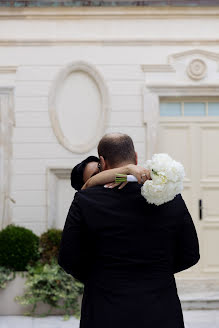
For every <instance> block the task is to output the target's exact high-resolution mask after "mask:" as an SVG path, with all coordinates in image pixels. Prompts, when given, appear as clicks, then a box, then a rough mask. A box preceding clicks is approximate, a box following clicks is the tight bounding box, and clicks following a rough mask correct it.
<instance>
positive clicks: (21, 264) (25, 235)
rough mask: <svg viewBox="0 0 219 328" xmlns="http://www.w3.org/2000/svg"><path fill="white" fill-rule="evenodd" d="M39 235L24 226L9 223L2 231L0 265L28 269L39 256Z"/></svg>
mask: <svg viewBox="0 0 219 328" xmlns="http://www.w3.org/2000/svg"><path fill="white" fill-rule="evenodd" d="M38 246H39V237H38V236H36V235H35V234H34V233H33V232H32V231H31V230H29V229H26V228H24V227H19V226H15V225H13V224H11V225H8V226H7V227H6V228H5V229H3V230H2V231H0V266H4V267H7V268H10V269H12V270H15V271H24V270H26V267H27V264H31V263H32V264H33V263H34V262H35V261H36V260H37V259H38V258H39V251H38Z"/></svg>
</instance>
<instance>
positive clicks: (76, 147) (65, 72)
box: [49, 61, 110, 153]
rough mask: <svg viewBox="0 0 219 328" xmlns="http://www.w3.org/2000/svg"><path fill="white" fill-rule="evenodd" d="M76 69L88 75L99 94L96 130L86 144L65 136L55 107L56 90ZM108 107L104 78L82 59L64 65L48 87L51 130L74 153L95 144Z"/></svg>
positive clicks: (83, 150)
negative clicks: (73, 142)
mask: <svg viewBox="0 0 219 328" xmlns="http://www.w3.org/2000/svg"><path fill="white" fill-rule="evenodd" d="M78 71H82V72H84V73H86V74H88V75H89V77H90V78H91V79H93V80H94V81H95V83H96V85H97V87H98V89H99V92H100V95H101V114H100V117H99V118H98V120H99V121H98V123H97V130H96V131H95V134H94V135H93V137H92V138H91V140H89V142H86V144H72V143H71V142H70V140H68V139H67V138H66V136H65V135H64V133H63V131H62V129H61V126H60V123H59V119H58V113H57V108H56V106H57V105H56V95H57V91H58V90H59V88H60V87H61V85H62V82H63V81H64V80H65V79H66V77H68V76H69V75H70V74H71V73H73V72H78ZM109 108H110V102H109V94H108V89H107V87H106V85H105V82H104V79H103V77H102V76H101V75H100V73H99V72H98V71H97V70H96V68H95V67H94V66H93V65H91V64H88V63H86V62H82V61H79V62H73V63H70V64H69V65H67V66H65V67H64V68H63V69H62V70H61V71H60V72H59V74H58V75H57V78H56V79H55V81H54V82H53V85H52V87H51V89H50V93H49V115H50V119H51V122H52V128H53V131H54V133H55V135H56V137H57V139H58V141H59V142H60V144H61V145H62V146H64V147H65V148H66V149H68V150H70V151H71V152H74V153H86V152H88V151H90V150H91V149H92V148H93V147H95V146H96V144H97V142H98V141H99V139H100V138H101V137H102V135H103V134H104V131H105V127H106V120H107V114H108V112H109Z"/></svg>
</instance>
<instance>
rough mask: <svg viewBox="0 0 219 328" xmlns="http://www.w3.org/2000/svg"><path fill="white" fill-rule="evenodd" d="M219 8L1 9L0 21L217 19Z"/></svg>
mask: <svg viewBox="0 0 219 328" xmlns="http://www.w3.org/2000/svg"><path fill="white" fill-rule="evenodd" d="M218 16H219V7H218V6H217V7H213V8H212V7H199V6H197V7H189V8H188V7H178V8H177V7H164V6H162V7H156V8H155V7H154V8H152V7H142V6H139V7H107V8H106V7H77V8H76V7H74V8H72V7H66V8H63V7H58V8H55V7H54V8H51V7H50V8H48V7H47V8H46V7H45V8H37V7H35V8H30V7H29V8H27V7H26V8H24V7H22V8H18V7H17V8H7V7H1V10H0V19H16V18H19V19H20V18H24V19H31V20H32V19H39V20H43V19H54V18H55V19H78V18H79V19H80V18H83V19H84V18H89V19H90V18H94V19H103V18H104V19H106V18H125V19H126V18H129V19H142V18H147V19H157V18H158V19H162V18H165V19H170V18H173V19H175V18H178V19H179V18H185V17H189V18H200V17H204V18H206V17H216V18H217V17H218Z"/></svg>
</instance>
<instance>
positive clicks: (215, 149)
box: [158, 100, 219, 278]
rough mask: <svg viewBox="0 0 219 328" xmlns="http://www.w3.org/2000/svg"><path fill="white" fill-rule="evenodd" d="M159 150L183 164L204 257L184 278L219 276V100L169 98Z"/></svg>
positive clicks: (187, 198)
mask: <svg viewBox="0 0 219 328" xmlns="http://www.w3.org/2000/svg"><path fill="white" fill-rule="evenodd" d="M160 115H161V116H160V126H159V136H158V152H166V153H168V154H169V155H170V156H172V157H173V158H174V159H176V160H178V161H180V162H182V163H183V165H184V167H185V171H186V178H185V182H184V191H183V198H184V200H185V202H186V204H187V207H188V209H189V211H190V213H191V215H192V218H193V221H194V224H195V226H196V229H197V233H198V237H199V242H200V255H201V259H200V261H199V263H198V264H196V265H195V266H194V267H191V268H190V269H188V270H185V271H184V272H181V273H179V274H178V275H179V276H181V277H202V278H205V277H206V278H219V254H218V250H219V101H218V102H215V101H214V102H212V101H211V102H210V101H209V100H208V101H202V102H200V101H199V102H197V100H187V101H179V102H176V101H174V102H171V101H169V100H168V101H166V102H163V103H161V106H160Z"/></svg>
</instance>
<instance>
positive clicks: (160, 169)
mask: <svg viewBox="0 0 219 328" xmlns="http://www.w3.org/2000/svg"><path fill="white" fill-rule="evenodd" d="M145 168H146V169H148V170H150V173H151V178H152V180H147V181H145V183H144V185H143V186H142V188H141V194H142V196H143V197H144V198H145V199H146V200H147V202H148V203H150V204H155V205H161V204H163V203H166V202H169V201H170V200H172V199H173V198H174V197H175V196H176V195H177V194H179V193H181V192H182V190H183V178H184V176H185V171H184V167H183V165H182V164H181V163H179V162H177V161H175V160H173V159H172V158H171V157H170V156H169V155H168V154H164V153H160V154H154V155H153V157H152V160H148V161H147V162H146V164H145Z"/></svg>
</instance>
